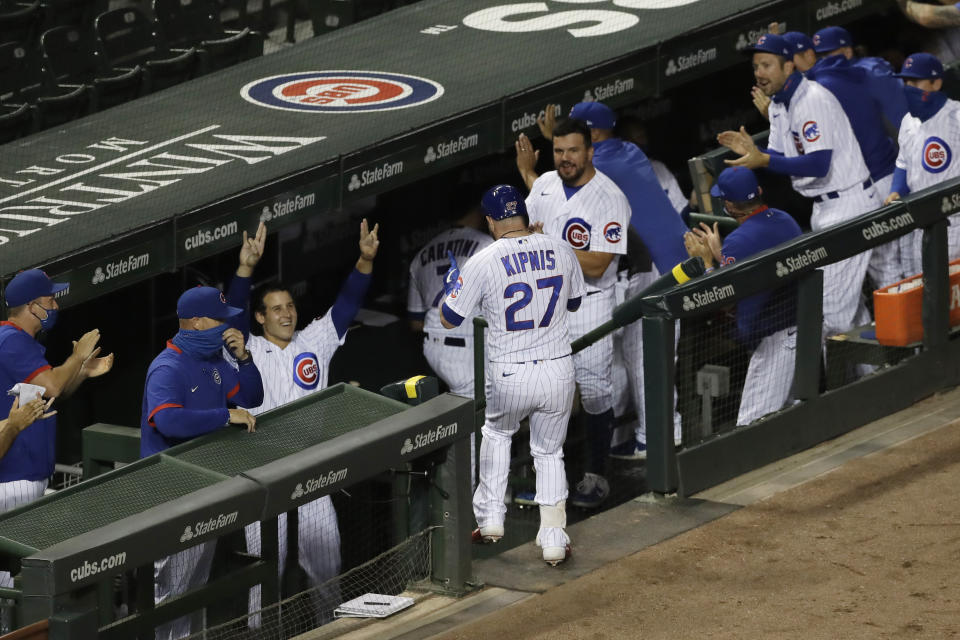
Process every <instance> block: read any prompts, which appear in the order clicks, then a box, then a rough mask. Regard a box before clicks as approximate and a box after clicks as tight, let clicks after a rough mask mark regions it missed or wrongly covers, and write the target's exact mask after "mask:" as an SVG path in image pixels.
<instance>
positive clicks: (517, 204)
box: [480, 184, 527, 220]
mask: <svg viewBox="0 0 960 640" xmlns="http://www.w3.org/2000/svg"><path fill="white" fill-rule="evenodd" d="M480 208H481V209H483V213H484V214H485V215H488V216H490V217H491V218H493V219H494V220H503V219H504V218H512V217H513V216H526V215H527V205H526V204H525V203H524V201H523V197H522V196H521V195H520V192H519V191H517V190H516V188H515V187H511V186H510V185H508V184H498V185H497V186H495V187H493V188H492V189H489V190H488V191H487V192H486V193H485V194H483V198H481V200H480Z"/></svg>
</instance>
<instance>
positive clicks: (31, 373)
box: [0, 269, 113, 586]
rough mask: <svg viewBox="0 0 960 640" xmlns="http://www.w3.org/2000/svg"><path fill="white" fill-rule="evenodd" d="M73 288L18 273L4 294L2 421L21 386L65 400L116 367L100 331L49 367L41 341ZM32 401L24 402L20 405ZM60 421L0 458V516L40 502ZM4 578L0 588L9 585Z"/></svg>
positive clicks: (37, 426) (37, 428)
mask: <svg viewBox="0 0 960 640" xmlns="http://www.w3.org/2000/svg"><path fill="white" fill-rule="evenodd" d="M69 286H70V285H69V284H67V283H62V282H51V281H50V278H48V277H47V274H45V273H44V272H43V271H40V270H39V269H29V270H27V271H21V272H20V273H18V274H17V275H16V276H15V277H14V278H13V279H12V280H11V281H10V283H9V284H7V287H6V289H5V290H4V292H3V297H4V302H5V303H6V305H7V317H8V320H6V321H4V322H0V420H2V419H5V418H6V417H7V416H8V414H9V413H10V408H11V406H12V405H13V401H14V398H13V397H11V396H9V395H7V392H8V391H9V390H10V389H12V388H13V386H14V385H16V384H17V383H29V384H33V385H38V386H41V387H43V388H44V392H43V395H44V397H46V398H59V399H63V398H66V397H68V396H69V395H71V394H72V393H73V392H74V391H76V390H77V387H79V386H80V384H81V383H82V382H83V381H84V380H86V379H87V378H95V377H97V376H101V375H103V374H105V373H107V372H108V371H110V368H111V367H112V366H113V354H111V355H108V356H105V357H103V358H99V357H97V354H98V353H99V352H100V348H99V347H98V346H97V342H99V340H100V331H99V330H97V329H93V330H92V331H89V332H87V333H86V334H84V335H83V336H82V337H81V338H80V339H79V340H77V341H76V342H74V343H73V353H72V354H71V355H70V357H69V358H67V359H66V360H64V362H63V364H61V365H60V366H58V367H54V366H52V365H51V364H50V363H48V362H47V360H46V356H45V351H46V349H45V348H44V346H43V345H42V344H40V343H39V342H37V336H38V335H39V334H41V333H44V332H47V331H50V330H51V329H53V325H54V324H55V323H56V321H57V311H58V310H59V306H58V305H57V301H56V295H57V294H59V293H61V292H63V291H64V290H66V289H67V288H68V287H69ZM32 399H33V398H32V397H31V398H28V397H22V398H20V405H21V406H22V405H24V404H26V403H27V402H28V401H30V400H32ZM56 420H57V419H56V417H53V416H51V417H47V418H45V419H41V420H37V421H36V422H34V423H33V424H32V425H30V426H29V427H28V428H26V429H24V430H23V431H21V432H20V433H19V434H18V435H17V436H16V439H15V440H14V441H13V444H12V445H11V447H10V450H9V451H8V452H7V454H6V455H5V456H3V458H2V459H0V512H3V511H9V510H10V509H13V508H14V507H16V506H19V505H21V504H24V503H26V502H30V501H32V500H36V499H37V498H39V497H40V496H42V495H43V492H44V490H45V489H46V488H47V479H48V478H49V477H50V476H51V475H53V466H54V461H55V455H56V435H57V422H56ZM7 575H8V574H6V573H2V574H0V585H4V586H6V584H7V583H6V581H5V577H6V576H7Z"/></svg>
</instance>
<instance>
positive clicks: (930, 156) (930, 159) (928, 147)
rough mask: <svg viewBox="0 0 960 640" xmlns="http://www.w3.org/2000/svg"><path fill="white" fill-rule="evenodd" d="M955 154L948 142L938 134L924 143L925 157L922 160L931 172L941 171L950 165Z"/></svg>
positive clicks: (925, 167) (924, 166)
mask: <svg viewBox="0 0 960 640" xmlns="http://www.w3.org/2000/svg"><path fill="white" fill-rule="evenodd" d="M952 158H953V154H952V153H951V151H950V147H949V146H947V143H946V142H944V141H943V140H941V139H940V138H938V137H936V136H931V137H929V138H927V139H926V141H925V142H924V143H923V158H921V160H920V162H921V163H922V164H923V168H924V169H926V170H927V171H929V172H930V173H940V172H941V171H944V170H945V169H946V168H947V167H949V166H950V160H951V159H952Z"/></svg>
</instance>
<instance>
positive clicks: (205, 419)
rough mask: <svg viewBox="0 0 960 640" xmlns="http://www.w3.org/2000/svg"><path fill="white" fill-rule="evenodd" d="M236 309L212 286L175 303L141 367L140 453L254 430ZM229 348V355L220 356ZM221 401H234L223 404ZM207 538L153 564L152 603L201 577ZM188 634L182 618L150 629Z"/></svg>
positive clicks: (252, 377)
mask: <svg viewBox="0 0 960 640" xmlns="http://www.w3.org/2000/svg"><path fill="white" fill-rule="evenodd" d="M243 311H244V309H243V307H242V306H241V307H237V306H231V305H229V304H227V300H226V298H225V297H224V295H223V294H222V293H221V292H220V291H219V290H218V289H215V288H213V287H194V288H193V289H189V290H187V291H186V292H185V293H184V294H183V295H181V296H180V299H179V300H178V301H177V317H178V318H179V319H180V331H179V332H178V333H177V335H175V336H174V337H173V338H171V339H170V341H168V342H167V348H166V349H164V350H163V351H162V352H161V353H160V355H158V356H157V357H156V358H154V360H153V362H152V363H150V368H149V369H148V370H147V380H146V384H145V386H144V393H143V409H142V414H141V418H140V430H141V436H140V455H141V456H142V457H146V456H149V455H151V454H154V453H158V452H160V451H164V450H165V449H167V448H169V447H172V446H174V445H177V444H180V443H182V442H187V441H188V440H191V439H193V438H196V437H198V436H201V435H204V434H207V433H210V432H213V431H216V430H217V429H220V428H222V427H225V426H226V425H227V424H239V425H244V426H245V427H246V428H247V430H248V431H254V430H255V424H256V421H255V419H254V417H253V415H251V414H250V412H249V411H247V410H246V409H243V408H239V407H247V408H253V407H257V406H259V405H260V403H261V402H263V385H262V383H261V380H260V372H259V371H258V370H257V366H256V365H255V364H254V362H253V358H252V357H251V355H250V352H249V351H247V349H246V346H245V345H244V339H243V334H241V333H240V331H239V330H238V329H237V328H236V327H235V326H227V325H226V324H225V323H226V322H227V321H231V320H233V321H235V319H236V317H237V316H239V315H241V314H242V313H243ZM225 346H226V348H227V349H229V351H230V353H231V355H232V356H233V358H234V361H228V360H227V359H225V358H224V356H223V349H224V347H225ZM229 405H234V408H230V407H229ZM214 548H215V542H214V541H211V542H205V543H201V544H199V545H194V546H192V547H190V548H188V549H185V550H184V551H181V552H179V553H175V554H173V555H171V556H167V557H166V558H163V559H161V560H157V561H156V562H155V563H154V572H153V575H154V580H155V581H156V585H155V591H154V602H155V603H157V604H159V603H160V602H163V601H164V600H167V599H168V598H172V597H175V596H177V595H179V594H181V593H183V592H184V591H186V590H188V589H191V588H193V587H196V586H199V585H201V584H203V583H205V582H206V581H207V578H208V577H209V575H210V565H211V562H212V561H213V551H214ZM189 634H190V619H189V617H183V618H179V619H177V620H174V621H173V622H170V623H167V624H165V625H161V626H160V627H158V628H157V631H156V637H157V638H158V639H161V638H162V639H164V640H166V639H172V638H184V637H186V636H188V635H189Z"/></svg>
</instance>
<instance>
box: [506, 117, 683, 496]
mask: <svg viewBox="0 0 960 640" xmlns="http://www.w3.org/2000/svg"><path fill="white" fill-rule="evenodd" d="M529 145H530V141H529V140H528V139H527V138H526V136H522V135H521V137H520V139H519V140H518V141H517V166H518V168H519V169H520V173H521V175H524V176H525V179H526V177H527V175H528V174H530V173H532V172H533V165H534V164H535V163H536V156H535V154H534V153H533V151H532V148H531V147H530V146H529ZM593 155H594V149H593V144H592V142H591V136H590V128H589V127H588V126H587V125H586V123H584V122H583V121H581V120H576V119H572V118H568V119H565V120H561V121H560V122H559V123H558V124H557V126H556V127H555V128H554V130H553V162H554V166H555V167H556V170H555V171H548V172H547V173H544V174H543V175H542V176H539V177H538V178H536V180H535V181H534V182H533V183H532V185H531V187H530V195H529V196H528V197H527V200H526V205H527V211H529V213H530V221H531V223H533V224H539V225H542V227H543V232H544V233H546V234H547V235H550V236H553V237H555V238H560V239H561V240H564V241H565V242H567V244H569V245H570V246H571V247H572V248H573V249H575V250H576V251H574V255H575V256H576V257H577V260H578V261H579V262H580V266H581V268H582V269H583V274H584V277H585V280H586V283H587V295H586V297H585V298H584V302H583V308H582V309H581V310H580V312H579V313H578V314H576V315H575V316H574V317H573V318H571V321H570V334H571V337H573V338H574V339H575V338H578V337H580V336H582V335H584V334H585V333H587V332H588V331H590V330H592V329H594V328H596V327H597V326H599V325H600V324H602V323H604V322H606V321H607V320H609V319H610V317H611V314H612V312H613V307H614V305H615V303H616V300H615V297H614V296H615V291H614V289H615V285H616V282H617V269H618V264H619V259H618V258H619V256H621V255H625V254H626V253H627V226H628V225H629V223H630V204H629V203H628V202H627V199H626V197H625V196H624V195H623V192H622V191H620V189H619V188H617V185H616V184H614V182H613V181H612V180H611V179H610V178H608V177H607V176H606V175H604V174H603V173H601V172H599V171H597V170H596V169H595V168H594V166H593ZM534 175H535V174H534ZM655 191H656V192H657V194H658V195H659V196H660V197H662V198H663V199H664V200H666V196H665V195H664V194H663V191H662V190H660V189H657V188H655ZM666 206H667V208H668V209H669V208H670V204H669V202H667V204H666ZM671 215H672V211H671ZM679 242H680V247H681V249H682V246H683V240H682V236H681V237H680V239H679ZM651 251H653V248H651ZM681 257H685V255H681ZM615 258H617V259H615ZM612 362H613V338H612V337H611V336H607V337H606V338H603V339H602V340H599V341H598V342H595V343H594V344H593V345H591V346H590V347H588V348H587V349H584V350H583V351H580V352H579V353H577V354H575V355H574V356H573V364H574V367H575V369H576V373H577V384H578V385H579V386H580V400H581V402H582V404H583V409H584V413H585V414H586V422H587V440H588V446H587V449H588V451H587V464H586V472H585V473H584V477H583V479H582V480H581V481H580V482H579V483H578V484H577V488H576V492H575V493H574V495H573V496H571V498H570V503H571V504H573V505H574V506H578V507H583V508H595V507H598V506H600V505H601V504H602V503H603V501H604V500H606V499H607V496H609V495H610V485H609V483H608V482H607V480H606V478H605V477H604V476H605V473H606V464H607V455H608V454H609V452H610V437H611V429H612V427H613V375H612Z"/></svg>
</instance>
